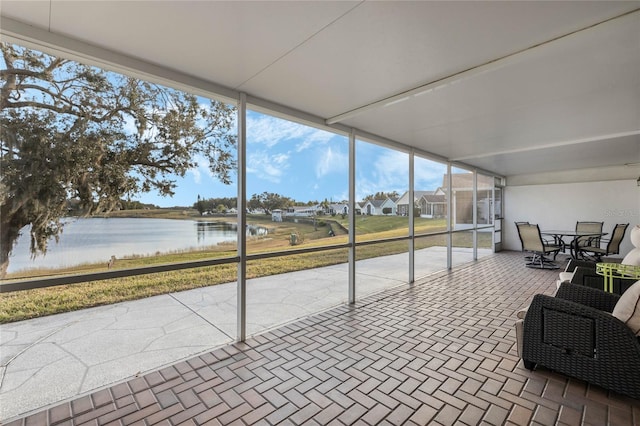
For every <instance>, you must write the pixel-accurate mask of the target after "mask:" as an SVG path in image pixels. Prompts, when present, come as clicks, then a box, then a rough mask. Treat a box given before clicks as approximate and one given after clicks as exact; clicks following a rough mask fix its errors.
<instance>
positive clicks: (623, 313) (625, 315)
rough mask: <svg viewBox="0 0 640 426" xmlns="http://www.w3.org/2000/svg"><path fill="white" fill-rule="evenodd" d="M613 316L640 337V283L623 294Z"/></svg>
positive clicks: (636, 283) (637, 282)
mask: <svg viewBox="0 0 640 426" xmlns="http://www.w3.org/2000/svg"><path fill="white" fill-rule="evenodd" d="M611 314H612V315H613V316H614V317H616V318H618V319H619V320H620V321H622V322H623V323H625V324H626V325H627V327H629V328H630V329H631V330H632V331H633V332H634V333H635V334H636V336H640V281H636V282H635V283H634V284H633V285H632V286H631V287H629V289H628V290H627V291H625V292H624V293H622V296H620V299H619V300H618V302H617V303H616V306H615V307H614V308H613V312H611Z"/></svg>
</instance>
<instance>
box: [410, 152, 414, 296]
mask: <svg viewBox="0 0 640 426" xmlns="http://www.w3.org/2000/svg"><path fill="white" fill-rule="evenodd" d="M414 160H415V155H414V152H413V150H411V152H409V202H410V203H411V207H412V208H410V209H409V284H412V283H413V282H414V281H415V246H416V245H415V240H414V238H415V223H414V222H415V220H416V218H415V213H414V211H415V208H413V206H414V203H415V201H413V202H412V201H411V200H415V196H414V194H415V193H414V189H415V188H414V182H413V179H414Z"/></svg>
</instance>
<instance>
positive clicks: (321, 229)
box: [0, 209, 486, 323]
mask: <svg viewBox="0 0 640 426" xmlns="http://www.w3.org/2000/svg"><path fill="white" fill-rule="evenodd" d="M133 213H134V214H132V212H117V213H116V214H114V215H113V216H114V217H125V216H126V217H132V216H134V215H135V216H136V217H147V218H165V219H186V218H188V219H200V218H199V217H198V214H197V212H195V211H190V210H187V211H184V210H177V209H176V210H166V209H165V210H149V211H135V212H133ZM202 219H203V220H208V221H211V220H221V221H226V222H234V221H235V217H227V218H212V217H204V218H202ZM247 221H248V222H249V223H250V224H252V225H260V226H264V227H266V228H268V229H269V234H268V235H266V236H264V237H252V238H251V239H249V240H248V242H247V252H248V253H267V252H274V251H282V250H287V249H292V248H303V247H318V246H330V245H334V244H340V243H346V242H347V241H348V235H347V233H346V231H345V229H344V228H347V227H348V219H346V218H345V219H342V218H341V217H340V216H335V217H321V218H319V219H318V220H317V221H316V223H315V226H314V224H313V222H312V221H309V222H303V221H299V222H298V223H292V222H281V223H276V222H272V221H271V217H270V216H267V215H251V216H249V217H248V219H247ZM340 225H341V226H342V227H341V226H340ZM329 226H331V229H333V230H334V232H335V236H329V229H330V228H329ZM343 227H344V228H343ZM445 227H446V223H445V222H444V220H432V219H423V218H419V219H417V220H416V233H428V232H436V231H440V230H443V229H445ZM407 230H408V220H407V218H406V217H397V216H359V217H357V220H356V236H357V239H358V241H365V240H373V239H379V238H389V237H395V236H404V235H407V233H408V231H407ZM292 233H295V234H296V235H297V237H298V241H299V242H300V244H298V245H296V246H295V247H292V246H291V243H290V241H291V234H292ZM471 242H472V241H471V238H470V234H467V233H465V234H460V235H454V245H456V246H466V247H470V246H471ZM445 244H446V240H445V237H444V236H433V237H428V238H421V239H417V240H416V248H425V247H429V246H433V245H445ZM485 245H486V242H485V243H482V242H481V244H480V246H485ZM235 249H236V247H235V244H232V243H228V244H223V245H218V246H214V247H210V248H207V249H204V250H198V251H190V252H175V253H167V254H160V255H155V256H139V257H131V258H124V259H118V260H117V261H116V263H115V265H114V268H123V269H128V268H136V267H141V266H151V265H159V264H167V263H175V262H187V261H195V260H203V259H212V258H224V257H233V256H235V254H236V253H235ZM407 250H408V244H407V242H406V241H400V242H392V243H385V244H373V245H369V246H363V247H360V248H358V250H357V251H356V255H357V259H358V260H360V259H366V258H372V257H378V256H384V255H390V254H395V253H402V252H406V251H407ZM347 254H348V251H347V249H333V250H328V251H323V252H319V253H307V254H298V255H289V256H286V255H285V256H279V257H274V258H269V259H262V260H260V261H254V262H249V263H248V265H247V276H248V278H257V277H263V276H269V275H276V274H281V273H285V272H292V271H297V270H303V269H311V268H318V267H322V266H328V265H334V264H338V263H345V262H347ZM105 268H106V267H105V264H104V263H100V264H87V265H81V266H79V267H74V268H69V269H56V270H37V271H33V270H31V271H29V273H28V275H29V277H36V276H41V277H42V276H52V275H60V274H78V273H88V272H97V271H104V270H105ZM236 273H237V266H236V264H225V265H217V266H211V267H204V268H193V269H186V270H180V271H171V272H163V273H156V274H148V275H140V276H135V277H127V278H118V279H111V280H101V281H92V282H86V283H81V284H73V285H66V286H57V287H51V288H44V289H37V290H26V291H18V292H10V293H2V294H0V323H7V322H13V321H19V320H23V319H28V318H35V317H40V316H45V315H51V314H55V313H61V312H68V311H73V310H78V309H83V308H87V307H92V306H99V305H106V304H111V303H117V302H121V301H126V300H135V299H140V298H143V297H149V296H154V295H159V294H165V293H169V292H176V291H182V290H189V289H193V288H198V287H206V286H210V285H216V284H221V283H228V282H234V281H236ZM19 278H20V276H19V275H18V274H9V275H8V276H7V279H19Z"/></svg>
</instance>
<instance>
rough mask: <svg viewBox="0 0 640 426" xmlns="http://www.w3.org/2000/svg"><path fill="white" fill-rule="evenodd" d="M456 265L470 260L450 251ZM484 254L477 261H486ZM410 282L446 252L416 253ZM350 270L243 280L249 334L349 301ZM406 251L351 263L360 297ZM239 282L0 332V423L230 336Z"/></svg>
mask: <svg viewBox="0 0 640 426" xmlns="http://www.w3.org/2000/svg"><path fill="white" fill-rule="evenodd" d="M454 250H455V251H454V256H453V257H454V265H459V264H463V263H467V262H469V261H472V260H473V259H472V253H471V250H469V249H454ZM487 254H488V251H486V250H485V251H484V252H483V253H482V254H479V256H483V255H487ZM415 259H416V265H419V266H416V276H417V277H418V276H425V275H427V274H428V273H433V272H436V271H438V270H442V269H444V268H445V267H446V250H445V249H444V248H439V247H434V248H430V249H425V250H421V251H418V252H416V258H415ZM347 271H348V266H347V264H341V265H335V266H329V267H324V268H317V269H311V270H306V271H299V272H292V273H288V274H282V275H276V276H270V277H264V278H259V279H253V280H249V281H248V282H247V334H248V335H253V334H257V333H261V332H264V331H266V330H269V329H272V328H274V327H276V326H278V325H282V324H284V323H287V322H290V321H293V320H295V319H299V318H302V317H305V316H308V315H310V314H312V313H316V312H319V311H323V310H326V309H329V308H331V307H334V306H336V305H339V304H342V303H346V302H347V294H348V288H347V283H348V275H347ZM407 271H408V257H407V255H406V254H399V255H394V256H385V257H380V258H375V259H368V260H363V261H359V262H357V265H356V285H357V290H356V292H357V297H358V298H361V297H363V296H365V295H368V294H372V293H375V292H378V291H382V290H385V289H388V288H390V287H395V286H398V285H404V284H405V283H406V282H407ZM236 317H237V312H236V283H229V284H222V285H216V286H212V287H206V288H200V289H195V290H189V291H184V292H180V293H172V294H166V295H161V296H155V297H150V298H147V299H142V300H137V301H132V302H124V303H118V304H114V305H108V306H101V307H96V308H91V309H85V310H82V311H78V312H70V313H65V314H59V315H52V316H48V317H44V318H37V319H33V320H27V321H20V322H16V323H11V324H6V325H2V326H0V362H1V365H0V420H2V421H3V422H5V421H7V420H9V419H11V418H13V417H15V416H21V415H24V414H27V413H29V412H32V411H33V410H36V409H39V408H42V407H45V406H48V405H51V404H54V403H56V402H60V401H63V400H67V399H69V398H72V397H76V396H78V395H81V394H85V393H87V392H89V391H93V390H96V389H99V388H102V387H104V386H107V385H110V384H113V383H116V382H119V381H122V380H124V379H128V378H131V377H134V376H137V375H141V374H142V373H145V372H148V371H151V370H155V369H158V368H161V367H163V366H165V365H168V364H171V363H174V362H176V361H179V360H182V359H185V358H188V357H191V356H193V355H195V354H200V353H203V352H205V351H210V350H211V349H212V348H216V347H218V346H221V345H225V344H228V343H230V342H233V341H234V340H235V336H236V333H237V326H236Z"/></svg>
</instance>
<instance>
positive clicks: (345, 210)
mask: <svg viewBox="0 0 640 426" xmlns="http://www.w3.org/2000/svg"><path fill="white" fill-rule="evenodd" d="M327 214H329V215H334V214H349V203H347V202H344V201H343V202H340V203H331V204H329V208H328V210H327Z"/></svg>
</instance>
